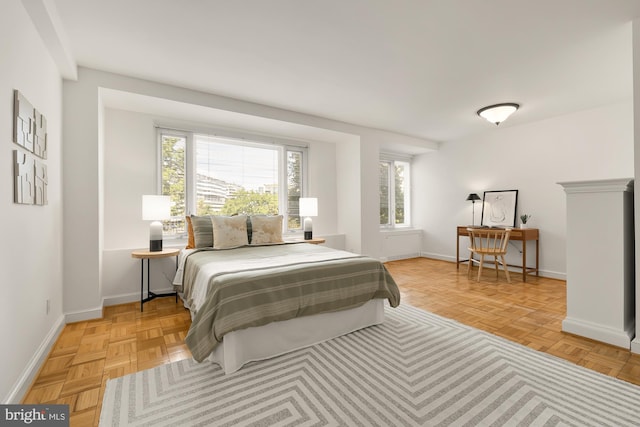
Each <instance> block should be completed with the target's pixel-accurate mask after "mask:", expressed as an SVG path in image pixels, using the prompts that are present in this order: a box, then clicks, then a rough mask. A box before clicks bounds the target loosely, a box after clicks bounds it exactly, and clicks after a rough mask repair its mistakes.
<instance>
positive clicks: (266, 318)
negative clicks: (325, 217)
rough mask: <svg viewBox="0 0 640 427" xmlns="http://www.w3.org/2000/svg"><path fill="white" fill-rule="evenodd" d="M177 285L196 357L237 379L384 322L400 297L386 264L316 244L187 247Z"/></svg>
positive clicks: (190, 346) (191, 347)
mask: <svg viewBox="0 0 640 427" xmlns="http://www.w3.org/2000/svg"><path fill="white" fill-rule="evenodd" d="M174 286H176V289H177V290H178V291H179V292H180V293H181V295H182V298H183V301H184V304H185V306H186V307H187V308H188V309H189V310H190V311H191V317H192V324H191V327H190V329H189V332H188V334H187V337H186V339H185V341H186V343H187V346H188V347H189V349H190V350H191V353H192V355H193V357H194V359H195V360H197V361H199V362H202V361H204V360H210V361H212V362H215V363H218V364H220V365H221V366H222V367H223V369H224V371H225V373H227V374H230V373H233V372H235V371H237V370H238V369H240V368H241V367H242V366H243V365H244V364H246V363H248V362H250V361H255V360H262V359H266V358H270V357H274V356H277V355H280V354H283V353H286V352H289V351H292V350H295V349H298V348H302V347H306V346H309V345H313V344H315V343H318V342H322V341H325V340H328V339H331V338H334V337H337V336H340V335H344V334H346V333H350V332H353V331H355V330H358V329H361V328H364V327H368V326H371V325H375V324H379V323H382V322H383V321H384V304H385V303H386V302H385V301H388V304H389V305H391V306H392V307H396V306H397V305H398V304H399V302H400V293H399V291H398V288H397V286H396V284H395V282H394V281H393V278H392V277H391V276H390V275H389V273H388V272H387V270H386V269H385V267H384V265H382V263H380V262H379V261H377V260H375V259H373V258H370V257H366V256H360V255H357V254H353V253H350V252H345V251H339V250H335V249H331V248H328V247H323V246H318V245H311V244H308V243H291V244H265V245H244V246H242V247H238V248H233V249H224V250H216V249H213V248H200V249H187V250H183V251H182V252H181V254H180V256H179V266H178V271H177V274H176V278H175V280H174Z"/></svg>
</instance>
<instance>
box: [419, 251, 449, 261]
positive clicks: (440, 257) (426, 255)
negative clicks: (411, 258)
mask: <svg viewBox="0 0 640 427" xmlns="http://www.w3.org/2000/svg"><path fill="white" fill-rule="evenodd" d="M420 256H421V257H422V258H430V259H437V260H440V261H448V262H456V259H455V257H452V256H448V255H442V254H434V253H431V252H420Z"/></svg>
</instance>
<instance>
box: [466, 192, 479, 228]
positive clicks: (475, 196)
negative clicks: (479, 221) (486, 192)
mask: <svg viewBox="0 0 640 427" xmlns="http://www.w3.org/2000/svg"><path fill="white" fill-rule="evenodd" d="M467 200H471V226H472V227H473V226H475V223H476V201H477V200H482V199H480V196H478V194H477V193H471V194H469V196H467Z"/></svg>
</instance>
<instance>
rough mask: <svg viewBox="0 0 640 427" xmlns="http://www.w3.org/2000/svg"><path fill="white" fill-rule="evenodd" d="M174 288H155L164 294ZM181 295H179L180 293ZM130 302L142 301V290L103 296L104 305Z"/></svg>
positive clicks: (156, 291) (155, 290)
mask: <svg viewBox="0 0 640 427" xmlns="http://www.w3.org/2000/svg"><path fill="white" fill-rule="evenodd" d="M173 291H174V289H173V288H163V289H153V290H152V292H154V293H156V294H164V293H170V292H173ZM178 296H179V295H178ZM174 298H175V297H174ZM130 302H137V303H140V292H132V293H127V294H120V295H112V296H106V297H103V298H102V307H109V306H112V305H118V304H128V303H130Z"/></svg>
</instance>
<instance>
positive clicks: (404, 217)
mask: <svg viewBox="0 0 640 427" xmlns="http://www.w3.org/2000/svg"><path fill="white" fill-rule="evenodd" d="M410 173H411V164H410V161H409V160H399V159H397V158H392V157H391V156H388V155H383V156H382V157H381V159H380V175H379V178H380V226H382V227H399V226H409V225H411V221H410V220H411V218H410V212H411V204H410V195H411V190H410Z"/></svg>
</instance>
